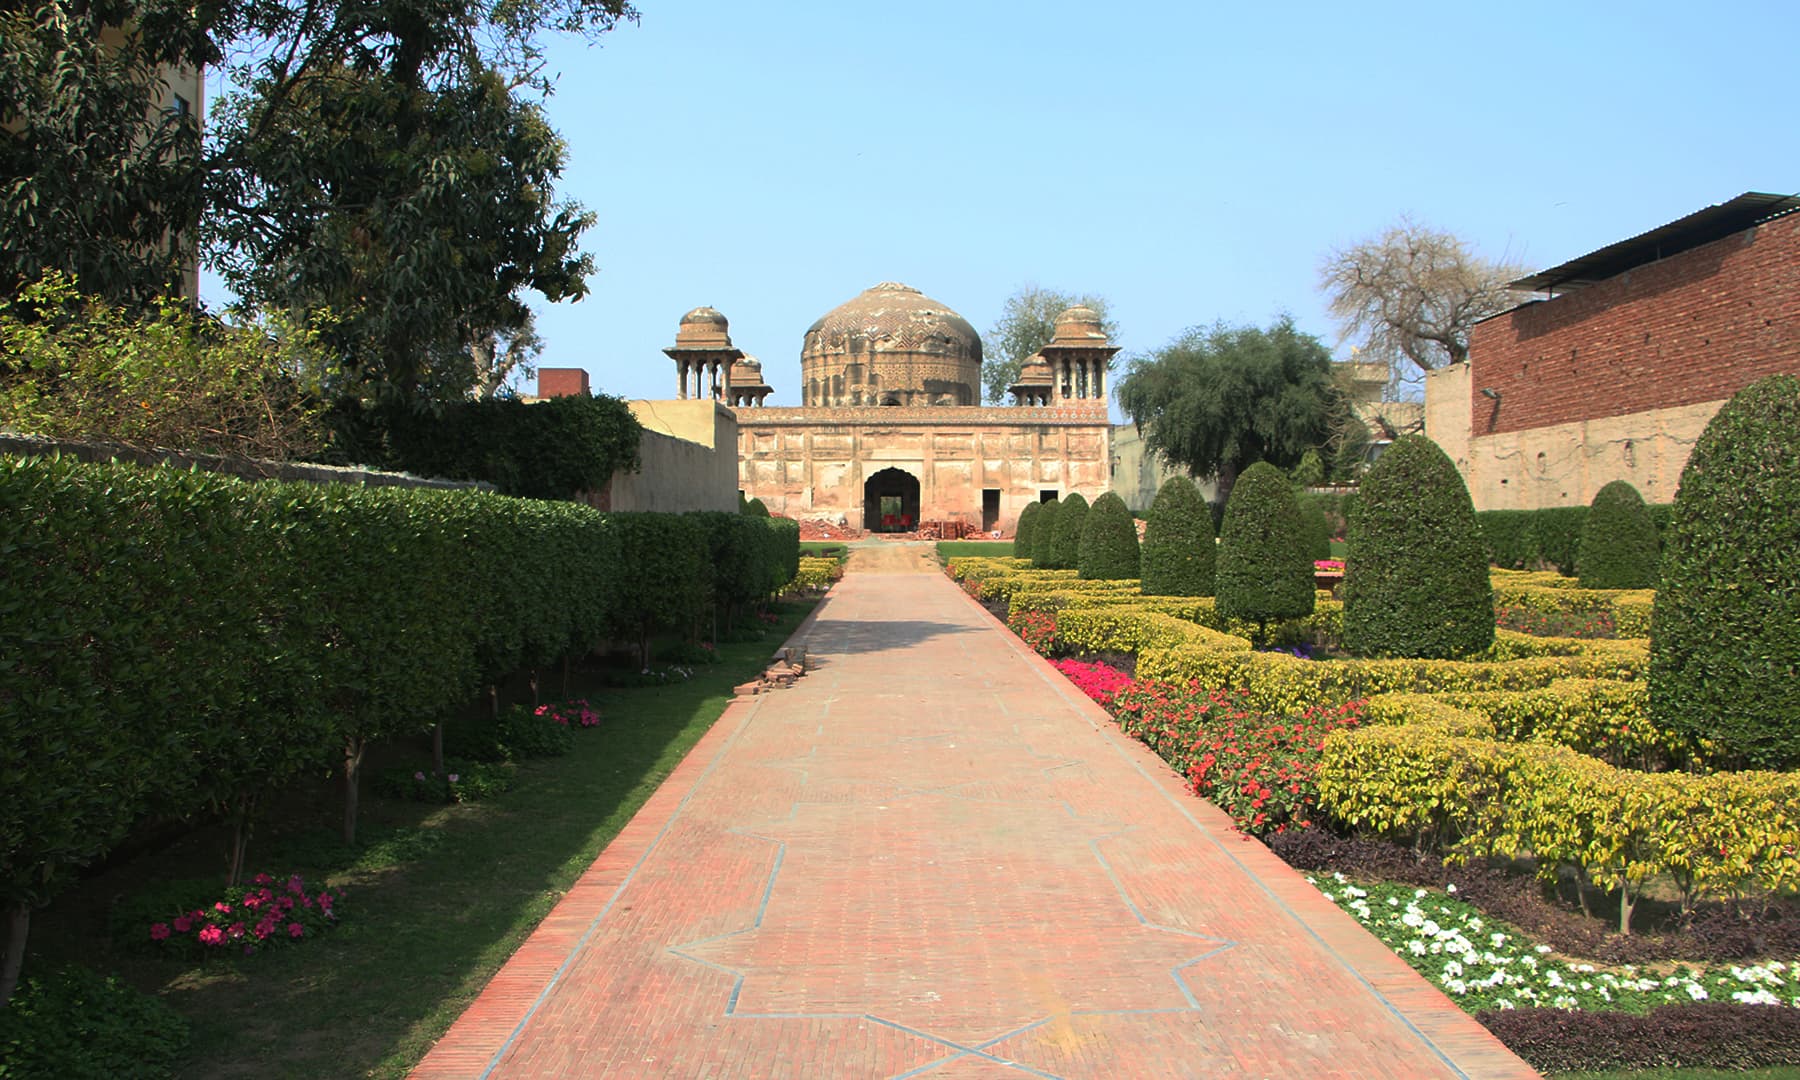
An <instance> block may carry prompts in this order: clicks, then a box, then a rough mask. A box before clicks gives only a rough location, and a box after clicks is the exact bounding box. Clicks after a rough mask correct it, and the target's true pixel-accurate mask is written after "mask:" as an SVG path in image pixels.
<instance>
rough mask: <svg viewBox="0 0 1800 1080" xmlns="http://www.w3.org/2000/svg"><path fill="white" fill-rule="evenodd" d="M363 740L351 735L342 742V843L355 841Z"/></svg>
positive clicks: (353, 842) (358, 736)
mask: <svg viewBox="0 0 1800 1080" xmlns="http://www.w3.org/2000/svg"><path fill="white" fill-rule="evenodd" d="M364 746H365V744H364V742H363V739H362V737H361V736H360V735H352V736H350V737H349V738H348V739H346V740H345V742H344V843H346V844H355V843H356V809H357V802H358V789H359V787H360V785H361V783H362V759H363V749H364Z"/></svg>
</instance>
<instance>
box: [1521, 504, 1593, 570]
mask: <svg viewBox="0 0 1800 1080" xmlns="http://www.w3.org/2000/svg"><path fill="white" fill-rule="evenodd" d="M1587 514H1588V508H1587V507H1585V506H1548V507H1545V508H1543V509H1542V510H1534V511H1532V531H1533V532H1534V533H1535V534H1536V536H1537V550H1538V558H1540V559H1542V560H1543V561H1544V562H1545V563H1546V564H1548V565H1549V566H1550V567H1552V568H1554V569H1555V570H1556V572H1557V573H1559V574H1561V575H1563V576H1564V577H1573V576H1574V575H1575V557H1576V554H1577V553H1578V552H1579V551H1580V550H1581V527H1582V524H1583V523H1584V522H1586V521H1587Z"/></svg>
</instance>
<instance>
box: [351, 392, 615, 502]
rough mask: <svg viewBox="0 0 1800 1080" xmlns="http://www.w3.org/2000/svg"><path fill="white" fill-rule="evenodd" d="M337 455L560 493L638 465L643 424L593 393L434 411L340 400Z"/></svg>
mask: <svg viewBox="0 0 1800 1080" xmlns="http://www.w3.org/2000/svg"><path fill="white" fill-rule="evenodd" d="M333 421H334V427H335V428H336V429H337V431H338V434H339V439H340V443H341V444H342V449H341V450H340V451H339V452H338V454H337V455H335V456H337V457H339V458H342V459H345V460H347V461H349V462H352V463H355V464H364V465H381V466H385V467H388V468H395V469H401V470H403V471H405V472H410V473H414V474H416V475H419V476H429V477H437V478H442V479H447V480H481V481H485V482H487V483H490V484H493V485H494V486H495V487H497V488H499V489H500V491H501V492H503V493H504V494H507V495H519V496H523V497H526V498H533V499H568V498H572V497H573V496H575V495H578V494H580V493H582V492H584V491H601V490H604V489H605V487H606V485H607V483H608V481H610V480H611V479H612V475H613V473H614V472H616V471H618V470H621V469H624V470H627V471H630V470H635V469H636V468H637V467H638V447H639V444H640V442H641V440H642V439H643V433H644V432H643V427H642V426H641V425H640V424H639V423H638V421H637V417H635V416H633V415H632V413H631V407H630V406H629V405H627V404H626V403H625V401H624V399H623V398H617V397H611V396H608V395H605V394H596V395H594V396H591V397H579V396H571V397H559V398H551V399H550V400H548V401H543V402H539V403H537V404H535V405H527V404H525V403H524V402H521V401H518V400H515V399H506V398H501V399H492V400H487V401H461V402H456V403H453V404H449V405H445V406H443V407H441V408H440V409H438V410H436V411H430V410H420V409H415V408H413V407H410V406H408V405H406V404H404V403H398V402H386V403H383V404H379V405H376V406H373V407H365V406H362V405H357V404H346V405H345V406H344V407H342V408H340V409H339V410H338V411H337V412H336V413H335V414H334V415H333Z"/></svg>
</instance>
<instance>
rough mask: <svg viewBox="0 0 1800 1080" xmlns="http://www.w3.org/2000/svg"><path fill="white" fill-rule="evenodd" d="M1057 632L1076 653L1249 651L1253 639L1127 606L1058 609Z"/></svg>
mask: <svg viewBox="0 0 1800 1080" xmlns="http://www.w3.org/2000/svg"><path fill="white" fill-rule="evenodd" d="M1056 634H1057V637H1058V638H1059V639H1060V640H1061V641H1062V643H1063V645H1064V646H1065V647H1066V648H1069V649H1073V650H1074V651H1076V652H1130V653H1141V652H1142V651H1143V650H1146V649H1155V648H1165V649H1166V648H1171V647H1174V646H1179V645H1196V646H1199V647H1201V648H1207V649H1214V650H1218V651H1221V652H1231V653H1238V652H1249V651H1250V642H1248V641H1246V640H1245V639H1243V638H1240V637H1234V636H1232V635H1230V634H1223V633H1220V632H1219V631H1217V630H1210V629H1208V628H1206V627H1204V626H1201V625H1199V624H1197V623H1191V622H1188V621H1186V620H1184V619H1177V618H1175V617H1173V616H1170V615H1162V614H1158V613H1156V612H1153V611H1139V610H1136V609H1133V608H1123V607H1101V606H1092V607H1069V608H1064V609H1062V610H1061V611H1059V612H1057V615H1056Z"/></svg>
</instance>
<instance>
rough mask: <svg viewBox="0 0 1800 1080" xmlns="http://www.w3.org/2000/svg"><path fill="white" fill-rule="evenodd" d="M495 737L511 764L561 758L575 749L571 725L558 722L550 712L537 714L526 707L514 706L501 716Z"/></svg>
mask: <svg viewBox="0 0 1800 1080" xmlns="http://www.w3.org/2000/svg"><path fill="white" fill-rule="evenodd" d="M495 734H496V735H497V736H498V737H499V742H500V745H502V746H504V747H505V748H506V758H507V760H509V761H518V760H520V759H522V758H544V757H562V756H563V755H564V754H566V753H568V752H569V751H571V750H573V749H575V733H574V732H573V731H571V730H570V729H569V725H568V724H565V723H558V722H557V719H556V716H555V715H554V714H553V713H551V712H537V711H535V710H533V709H532V708H531V707H529V706H526V705H514V706H512V707H511V708H509V709H507V710H506V711H505V712H503V713H501V714H500V723H499V724H498V725H496V730H495Z"/></svg>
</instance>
